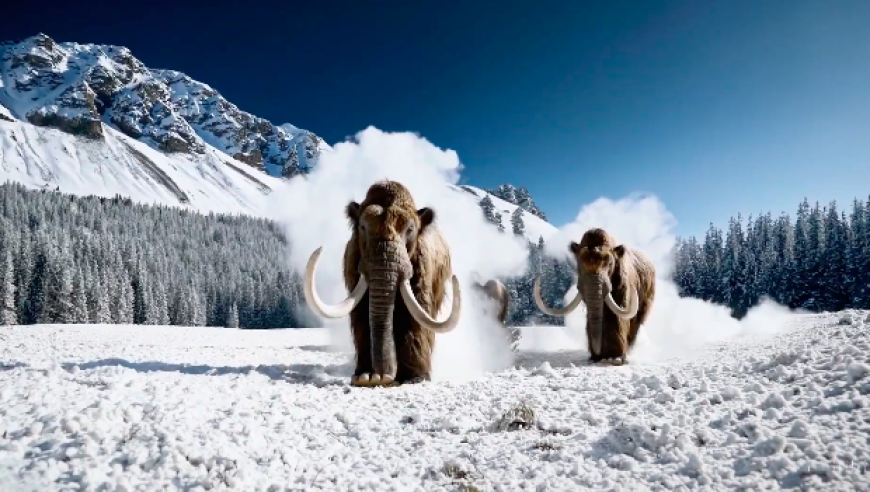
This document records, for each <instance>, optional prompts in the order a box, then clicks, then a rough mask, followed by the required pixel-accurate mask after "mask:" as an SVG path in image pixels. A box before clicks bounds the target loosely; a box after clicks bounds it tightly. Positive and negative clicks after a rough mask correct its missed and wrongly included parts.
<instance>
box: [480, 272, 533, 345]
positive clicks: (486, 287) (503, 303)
mask: <svg viewBox="0 0 870 492" xmlns="http://www.w3.org/2000/svg"><path fill="white" fill-rule="evenodd" d="M473 277H474V284H473V286H474V288H475V289H476V290H477V291H479V292H481V293H483V294H484V295H486V296H487V297H488V298H489V299H491V300H492V301H495V303H496V305H497V308H498V311H497V314H496V318H497V319H498V321H499V323H501V325H502V327H503V328H504V329H505V332H506V333H505V334H506V336H507V337H508V341H509V342H510V345H511V350H512V351H514V352H516V351H517V350H518V347H519V343H520V338H521V337H522V333H520V330H519V329H517V328H508V327H507V326H505V320H506V319H507V311H508V303H509V301H510V295H509V294H508V291H507V288H505V286H504V284H503V283H501V282H500V281H498V280H497V279H491V280H488V281H487V282H486V283H485V284H481V283H480V276H479V275H477V273H476V272H475V273H474V274H473Z"/></svg>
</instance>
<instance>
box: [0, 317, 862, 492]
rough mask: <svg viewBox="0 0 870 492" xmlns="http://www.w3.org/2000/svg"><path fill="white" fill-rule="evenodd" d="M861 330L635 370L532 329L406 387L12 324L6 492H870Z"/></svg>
mask: <svg viewBox="0 0 870 492" xmlns="http://www.w3.org/2000/svg"><path fill="white" fill-rule="evenodd" d="M868 327H870V319H868V313H867V312H853V313H851V314H850V315H848V316H846V317H845V319H844V315H843V314H842V313H840V314H827V315H795V318H794V324H793V329H792V330H790V331H787V332H786V333H784V334H780V335H778V336H776V337H775V338H767V339H764V340H757V339H741V340H735V341H732V342H730V343H727V344H723V345H711V346H707V347H704V348H703V350H700V351H699V352H697V353H696V354H694V355H695V356H694V357H692V358H691V360H672V361H667V362H661V363H657V364H647V365H629V366H625V367H613V366H588V365H586V364H585V357H586V356H585V354H584V353H582V352H580V351H567V352H566V351H561V352H559V351H557V350H556V348H555V347H559V346H565V338H564V337H565V336H566V335H565V333H564V332H563V331H562V329H561V328H556V327H532V328H525V329H524V338H523V342H522V345H521V352H520V353H519V354H518V357H517V361H516V368H514V369H510V370H506V371H503V372H500V373H494V374H489V375H487V376H485V377H483V378H480V379H477V380H472V381H468V382H462V383H456V382H452V383H451V382H433V383H427V384H422V385H414V386H407V387H398V388H351V387H349V386H348V376H349V374H350V371H351V370H352V365H351V363H350V359H349V357H350V354H347V353H340V352H335V351H332V350H331V349H330V348H329V347H328V346H327V344H328V336H327V332H326V331H325V330H321V329H300V330H278V331H240V330H231V329H221V328H178V327H153V326H133V327H128V326H21V327H2V328H0V489H2V490H3V491H19V490H39V491H51V490H108V491H111V490H119V491H120V490H126V491H131V490H224V489H234V490H246V491H253V490H361V489H365V490H379V491H382V490H505V491H506V490H572V491H573V490H677V489H681V490H697V489H704V490H722V489H752V490H760V489H790V488H794V489H805V490H806V489H812V490H870V480H868V479H870V475H868V473H867V469H868V467H870V442H868V441H870V437H868V436H870V400H868V392H870V365H868V363H870V360H868V357H870V356H868V354H870V341H868V335H867V328H868ZM548 347H551V348H553V349H552V350H549V349H548ZM522 405H525V407H523V406H522ZM524 408H525V411H519V412H516V413H515V414H513V415H511V414H510V411H511V410H518V409H519V410H523V409H524ZM506 414H507V416H505V415H506ZM524 422H525V423H526V424H528V426H527V427H528V428H524V426H523V425H522V424H523V423H524Z"/></svg>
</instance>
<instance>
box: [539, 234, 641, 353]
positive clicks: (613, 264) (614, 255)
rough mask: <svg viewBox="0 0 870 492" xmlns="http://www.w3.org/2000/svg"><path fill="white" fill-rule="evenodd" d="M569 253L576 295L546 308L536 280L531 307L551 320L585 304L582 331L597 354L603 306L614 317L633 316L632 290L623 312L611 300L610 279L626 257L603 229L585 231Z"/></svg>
mask: <svg viewBox="0 0 870 492" xmlns="http://www.w3.org/2000/svg"><path fill="white" fill-rule="evenodd" d="M569 250H570V251H571V254H572V255H573V256H574V258H575V260H577V295H576V296H574V299H572V300H571V302H570V303H568V305H566V306H565V307H564V308H561V309H554V308H550V307H547V306H546V305H545V304H544V301H543V299H542V298H541V291H540V277H539V278H537V279H535V287H534V294H535V303H536V304H537V305H538V308H539V309H540V310H541V311H543V312H544V313H546V314H549V315H552V316H566V315H568V314H570V313H571V312H572V311H574V310H575V309H577V306H579V305H580V302H581V301H585V302H586V308H587V311H586V329H587V330H588V331H589V332H590V333H591V334H592V337H591V338H592V340H593V345H596V346H593V347H590V348H591V349H592V350H593V351H594V352H595V353H597V352H598V351H599V350H600V344H601V323H602V317H603V316H604V312H603V307H604V305H606V306H607V307H608V308H609V309H610V310H611V311H612V312H613V314H615V315H616V316H618V317H619V318H622V319H631V318H634V317H635V316H636V315H637V309H638V306H639V302H638V294H637V290H636V289H631V292H630V293H629V295H630V298H629V302H628V306H627V307H625V308H623V307H621V306H620V305H619V304H617V303H616V301H615V300H614V299H613V295H612V292H611V291H612V290H613V286H612V285H611V278H612V277H613V275H614V273H616V269H617V267H618V265H619V264H620V262H622V261H623V258H624V257H625V255H626V253H627V249H626V247H625V246H624V245H621V244H618V243H617V242H616V240H615V239H614V238H613V236H611V235H610V234H609V233H608V232H607V231H605V230H604V229H589V230H588V231H586V233H585V234H583V238H582V239H581V240H580V242H579V243H577V242H574V241H572V242H571V244H570V246H569Z"/></svg>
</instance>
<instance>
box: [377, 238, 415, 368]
mask: <svg viewBox="0 0 870 492" xmlns="http://www.w3.org/2000/svg"><path fill="white" fill-rule="evenodd" d="M405 256H406V255H405V252H404V248H403V247H402V246H401V245H394V244H392V243H388V244H386V245H383V246H382V247H379V248H378V252H377V256H376V257H375V258H373V263H372V265H371V266H370V271H369V278H370V281H369V284H370V285H369V326H370V327H371V347H372V362H373V364H374V370H375V373H380V374H383V375H389V376H393V377H395V375H396V344H395V340H394V338H393V312H394V311H395V306H396V294H397V291H398V286H399V283H400V282H401V281H402V277H403V271H404V268H403V265H404V263H405V262H407V259H406V258H405Z"/></svg>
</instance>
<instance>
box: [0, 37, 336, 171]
mask: <svg viewBox="0 0 870 492" xmlns="http://www.w3.org/2000/svg"><path fill="white" fill-rule="evenodd" d="M0 105H2V106H4V107H5V108H6V111H4V112H0V115H2V116H0V118H3V116H6V118H5V119H9V117H13V118H16V119H19V120H22V121H27V122H29V123H31V124H34V125H37V126H46V127H54V128H58V129H60V130H62V131H64V132H67V133H71V134H74V135H80V136H84V137H87V138H91V139H100V138H102V137H104V135H105V131H104V128H106V127H110V128H114V129H116V130H118V131H120V132H121V133H123V134H125V135H127V136H128V137H131V138H133V139H136V140H139V141H141V142H144V143H146V144H148V145H150V146H151V147H153V148H155V149H157V150H160V151H162V152H165V153H183V154H200V155H204V154H206V153H207V151H206V149H207V148H208V147H211V148H214V149H217V150H218V151H220V152H222V153H224V154H226V155H227V156H229V157H232V158H234V159H236V160H238V161H241V162H243V163H245V164H247V165H249V166H251V167H253V168H255V169H258V170H261V171H265V172H267V173H268V174H270V175H272V176H294V175H296V174H299V173H300V172H305V169H307V168H310V167H312V166H314V165H315V164H316V160H317V157H318V156H319V154H320V152H322V151H324V150H328V149H329V148H330V147H329V146H328V145H327V144H326V143H325V142H324V141H323V140H322V139H321V138H320V137H318V136H317V135H315V134H314V133H312V132H310V131H307V130H302V129H299V128H296V127H295V126H293V125H281V126H276V125H273V124H272V123H270V122H269V121H267V120H264V119H262V118H258V117H256V116H254V115H251V114H250V113H247V112H244V111H242V110H240V109H239V108H238V107H236V106H235V105H234V104H232V103H230V102H229V101H227V100H226V99H224V98H223V97H222V96H221V95H220V94H219V93H218V92H217V91H216V90H214V89H212V88H211V87H210V86H208V85H207V84H204V83H201V82H198V81H196V80H193V79H191V78H190V77H188V76H186V75H185V74H183V73H180V72H176V71H172V70H152V69H149V68H148V67H146V66H145V65H144V64H143V63H142V62H140V61H139V60H138V59H136V58H135V57H134V56H133V55H132V53H131V52H130V50H128V49H127V48H124V47H118V46H105V45H93V44H84V45H83V44H77V43H56V42H55V41H54V40H52V39H51V38H49V37H48V36H46V35H44V34H39V35H36V36H33V37H30V38H27V39H25V40H23V41H21V42H18V43H8V42H7V43H4V44H2V45H0ZM101 123H102V124H101Z"/></svg>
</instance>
